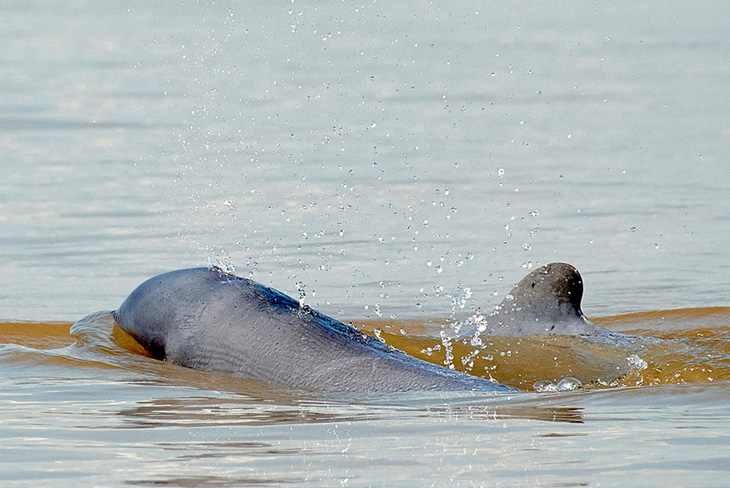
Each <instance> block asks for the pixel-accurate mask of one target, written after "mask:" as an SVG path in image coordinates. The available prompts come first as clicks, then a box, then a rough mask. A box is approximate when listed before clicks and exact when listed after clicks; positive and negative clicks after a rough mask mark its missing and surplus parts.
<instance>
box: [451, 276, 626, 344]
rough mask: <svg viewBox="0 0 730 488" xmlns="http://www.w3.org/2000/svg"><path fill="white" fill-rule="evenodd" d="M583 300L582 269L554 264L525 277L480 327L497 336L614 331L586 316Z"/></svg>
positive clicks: (469, 332)
mask: <svg viewBox="0 0 730 488" xmlns="http://www.w3.org/2000/svg"><path fill="white" fill-rule="evenodd" d="M582 299H583V279H582V278H581V276H580V273H578V270H577V269H575V268H574V267H573V266H571V265H570V264H567V263H550V264H547V265H545V266H542V267H540V268H538V269H536V270H534V271H533V272H532V273H530V274H528V275H527V276H525V277H524V278H523V279H522V280H521V281H520V282H519V283H518V284H517V285H516V286H515V287H514V288H513V289H512V291H511V292H510V293H509V294H508V295H507V297H506V298H505V299H504V300H503V301H502V303H500V304H499V305H498V306H497V307H496V309H495V313H494V314H492V315H491V316H490V317H488V318H487V323H486V327H485V326H484V325H482V327H480V328H479V329H478V330H479V332H480V334H484V335H495V336H528V335H545V334H549V335H554V334H563V335H594V334H611V333H612V332H611V331H610V330H608V329H605V328H603V327H601V326H599V325H596V324H594V323H593V322H591V321H590V320H588V319H587V318H586V317H585V315H583V311H582V310H581V308H580V303H581V300H582ZM474 332H475V331H474V329H472V330H471V331H465V332H464V333H465V334H473V333H474Z"/></svg>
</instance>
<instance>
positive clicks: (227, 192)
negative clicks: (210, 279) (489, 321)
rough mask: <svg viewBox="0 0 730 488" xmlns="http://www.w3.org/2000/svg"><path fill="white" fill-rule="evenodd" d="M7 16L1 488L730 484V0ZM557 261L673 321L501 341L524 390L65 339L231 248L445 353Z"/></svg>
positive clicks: (620, 312)
mask: <svg viewBox="0 0 730 488" xmlns="http://www.w3.org/2000/svg"><path fill="white" fill-rule="evenodd" d="M0 9H1V10H2V16H1V20H0V25H2V27H3V28H2V30H0V32H2V34H0V36H1V37H2V43H3V46H4V49H3V50H2V52H0V68H1V69H0V73H2V76H0V86H1V87H2V90H1V91H0V93H1V94H2V95H0V262H1V263H2V274H1V275H0V279H1V280H2V286H0V320H2V321H3V324H2V326H1V327H2V329H1V330H2V332H0V334H1V335H2V338H3V340H2V341H1V342H2V344H3V345H2V346H0V368H2V374H1V375H0V377H2V388H0V391H2V392H3V393H2V395H3V397H4V399H3V402H2V408H0V419H1V420H2V422H1V423H0V425H2V429H3V432H2V434H3V439H4V448H3V454H2V460H3V461H4V463H3V464H2V467H1V468H0V469H1V474H0V479H2V480H3V483H2V484H3V485H13V484H15V485H32V486H38V485H51V484H52V485H64V486H65V485H72V484H74V485H78V484H80V483H81V484H96V485H115V484H131V485H149V484H168V485H172V486H206V485H208V486H220V485H224V486H225V485H230V486H240V485H243V484H247V483H248V484H253V483H263V484H276V483H285V482H286V483H290V484H295V485H314V486H320V485H341V484H345V485H348V484H349V485H356V486H357V485H368V484H369V485H383V484H401V485H413V484H417V485H422V484H436V485H459V484H461V485H485V484H486V485H510V486H511V485H526V486H534V485H548V486H551V485H561V486H566V485H567V486H571V485H578V484H589V485H604V486H605V485H626V484H636V483H640V484H642V485H651V484H655V485H662V486H665V485H667V484H671V485H683V486H689V485H696V486H699V485H703V486H707V485H720V484H723V483H724V480H726V478H727V466H728V465H730V463H728V453H727V446H728V444H729V443H728V434H729V431H728V429H727V426H726V425H725V424H726V422H725V421H724V419H726V418H727V414H728V408H727V404H728V402H727V400H728V391H729V390H728V388H727V377H726V376H724V375H725V374H727V371H728V366H727V346H726V344H727V339H728V330H729V328H728V313H727V310H726V309H724V308H712V307H726V306H727V305H728V304H730V291H729V290H730V286H729V284H730V280H728V276H729V272H730V260H729V259H728V258H727V257H726V250H727V249H728V248H729V247H730V246H729V245H730V242H729V240H728V239H729V236H730V218H728V216H729V215H730V204H729V203H728V199H727V198H726V194H727V188H728V183H729V181H728V180H729V178H730V177H729V176H728V175H729V173H728V172H727V156H726V154H728V149H730V147H729V145H728V140H730V139H729V138H728V135H729V134H730V128H729V126H728V121H727V113H729V112H730V106H729V105H730V102H729V100H730V98H728V97H727V95H726V89H727V82H726V80H727V79H728V75H730V63H729V62H728V59H730V46H729V44H728V40H727V35H726V34H727V32H728V27H730V26H728V22H729V21H728V19H730V15H729V14H730V12H728V7H727V6H726V5H725V4H723V3H721V2H704V3H699V4H698V3H694V4H691V5H690V4H682V3H676V4H675V3H670V4H666V3H659V2H645V3H642V4H638V5H637V4H634V3H631V2H618V3H613V4H611V5H600V4H590V5H587V4H586V5H575V4H568V3H557V4H551V5H550V6H549V7H545V6H535V5H533V4H531V3H527V2H516V3H510V4H505V5H496V4H495V5H483V4H474V3H468V2H439V1H436V2H431V3H429V4H428V5H421V4H419V3H403V4H401V5H398V6H392V5H386V4H381V3H378V2H375V3H372V2H368V3H350V2H326V3H321V2H294V3H281V4H270V3H265V2H260V3H253V4H246V3H235V2H232V3H225V4H224V3H219V2H216V3H213V2H208V3H206V2H184V3H183V2H177V3H165V4H159V5H149V4H148V3H146V2H128V3H125V4H124V5H121V4H117V3H115V2H86V1H76V2H56V3H53V4H47V3H46V2H22V3H10V2H4V3H2V4H0ZM557 260H562V261H567V262H570V263H572V264H574V265H575V266H577V267H578V269H579V270H581V272H582V274H583V276H584V280H585V283H586V295H585V297H584V309H585V312H586V313H587V315H588V316H589V317H591V318H595V317H599V318H600V317H605V318H604V319H603V321H602V323H603V324H604V325H607V326H609V327H614V328H616V330H619V331H626V332H630V333H635V334H638V335H642V336H644V337H646V338H648V339H646V341H647V342H640V343H639V344H638V346H637V345H636V344H634V345H626V344H624V345H605V344H603V345H602V344H593V343H589V344H586V343H585V342H580V341H578V342H571V341H570V340H567V341H565V342H559V343H555V344H549V343H548V344H546V345H545V346H544V347H546V348H552V349H553V350H555V351H560V352H561V355H559V360H557V361H556V363H557V364H554V365H551V364H550V357H549V356H547V355H546V356H544V357H542V356H539V355H537V356H535V354H537V352H536V351H538V350H539V349H540V348H543V346H542V345H541V344H540V343H534V342H530V341H529V340H526V341H523V342H521V343H520V344H517V345H515V344H512V343H510V344H496V345H495V346H494V347H495V351H494V352H496V353H497V355H496V356H495V357H494V358H493V359H492V360H487V359H484V358H482V359H479V357H477V358H476V359H475V361H476V362H475V364H474V365H473V366H472V369H474V368H476V369H477V370H478V371H474V372H476V373H478V374H485V375H486V374H493V375H494V376H495V377H497V379H499V380H500V381H505V382H512V383H514V384H517V385H518V386H520V387H521V388H523V389H525V390H527V392H525V393H522V394H519V395H515V396H505V397H501V396H486V397H485V396H481V397H480V396H472V395H466V396H459V395H457V396H453V395H444V396H438V395H437V396H419V395H401V396H395V397H382V398H381V397H379V398H344V397H322V396H317V395H312V394H308V395H305V394H302V393H301V392H281V391H278V390H277V389H275V388H273V387H271V386H269V385H251V384H246V383H243V382H239V381H233V380H229V379H224V378H216V377H211V376H210V375H203V374H201V373H196V372H189V371H180V370H179V369H177V368H173V367H170V366H169V365H164V364H162V365H161V364H158V363H154V362H152V361H151V360H146V359H145V358H143V357H141V356H139V355H138V354H134V353H130V352H129V351H127V350H124V349H123V348H120V346H119V344H118V343H117V342H115V341H114V340H110V337H112V334H113V333H112V329H111V324H110V323H109V321H108V316H105V315H103V314H102V315H98V316H92V317H93V318H92V319H87V320H86V321H82V324H86V327H85V328H84V327H81V329H82V330H83V332H82V334H81V335H82V337H85V339H84V341H82V343H80V344H76V343H75V341H76V338H75V337H74V336H71V335H69V333H68V329H69V328H70V326H71V324H72V323H73V322H76V321H78V320H80V319H81V318H82V317H84V316H87V315H88V314H90V313H93V312H95V311H97V310H109V309H113V308H115V307H116V306H118V305H119V304H120V303H121V301H122V300H123V299H124V298H125V297H126V295H127V294H128V293H129V292H130V291H131V290H132V289H133V288H134V287H135V286H136V285H137V284H139V283H140V282H141V281H143V280H144V279H146V278H148V277H149V276H151V275H153V274H155V273H158V272H162V271H167V270H170V269H175V268H180V267H185V266H193V265H200V264H205V263H207V262H209V261H210V262H223V263H226V264H230V265H233V266H235V268H236V270H237V272H238V273H240V274H242V275H245V276H249V275H250V276H252V277H253V278H254V279H256V280H258V281H261V282H263V283H265V284H268V285H271V286H274V287H275V288H277V289H280V290H282V291H285V292H287V293H288V294H290V295H293V296H295V297H301V298H302V299H304V300H305V303H307V304H308V305H311V306H313V307H316V308H317V309H319V310H321V311H322V312H324V313H327V314H329V315H331V316H334V317H337V318H339V319H341V320H345V321H350V320H352V321H354V322H355V323H357V324H358V325H359V326H360V327H362V328H364V329H365V330H374V329H378V330H380V331H381V335H382V337H384V338H385V339H386V340H387V341H389V342H392V343H397V345H398V346H399V347H402V348H404V349H406V350H407V351H408V352H409V353H411V354H414V355H423V356H425V357H429V356H427V355H426V354H425V353H422V351H425V350H426V348H427V347H433V346H436V345H438V344H440V339H439V337H440V333H441V331H442V330H446V331H447V332H449V333H451V329H450V327H449V324H451V323H452V322H454V321H456V320H464V319H466V318H467V317H469V316H470V315H472V314H474V313H476V311H477V308H478V307H479V308H480V309H481V310H482V311H488V310H489V309H490V308H491V307H492V306H494V305H495V304H497V303H499V301H500V300H501V299H502V297H503V296H504V295H505V294H506V293H507V292H508V291H509V288H510V286H511V285H512V284H514V283H516V282H517V281H519V279H520V278H521V277H522V276H523V275H525V274H526V273H527V272H528V270H529V269H534V268H535V267H537V266H539V265H541V264H546V263H548V262H551V261H557ZM675 309H681V310H680V311H678V312H675V311H673V310H675ZM626 314H629V315H626ZM105 317H107V318H105ZM13 324H16V325H13ZM442 325H443V326H444V327H443V328H442V327H441V326H442ZM400 329H403V331H404V332H405V333H406V334H405V336H403V334H401V333H400ZM94 330H96V331H98V334H97V335H93V334H92V331H94ZM89 334H92V335H91V336H90V335H89ZM654 340H656V341H659V342H655V343H653V342H651V341H654ZM74 344H75V345H74ZM652 344H653V345H652ZM642 347H643V348H642ZM637 348H638V349H637ZM507 351H512V354H511V355H510V356H507V355H506V352H507ZM520 351H522V353H520ZM502 352H503V353H505V355H504V356H500V355H499V353H502ZM528 352H529V353H530V354H531V357H533V358H536V359H534V360H533V362H531V361H530V360H525V361H521V360H519V358H520V357H524V356H520V354H526V353H528ZM443 353H444V351H443V350H441V351H437V352H436V353H432V356H431V359H432V360H434V361H437V362H442V361H443V360H444V358H445V357H443V356H440V354H443ZM469 353H470V348H469V347H468V345H461V344H460V343H459V342H458V341H456V342H455V346H454V366H455V367H459V368H461V367H467V366H468V361H467V365H463V364H462V363H461V358H462V357H465V356H468V355H469ZM634 355H636V357H637V358H638V359H639V360H641V361H644V362H646V364H647V366H646V368H645V369H640V368H634V369H633V370H632V369H630V365H631V364H634V365H641V364H642V363H641V361H637V359H636V358H634V359H632V361H633V363H630V361H629V359H630V358H633V356H634ZM493 356H494V354H493ZM500 357H501V358H502V359H498V358H500ZM555 357H558V356H555ZM616 365H617V366H619V367H620V368H629V370H628V373H626V374H622V375H619V376H617V377H616V378H609V375H608V374H607V373H606V371H605V369H606V368H610V367H612V366H616ZM493 366H496V369H490V370H489V371H491V373H489V372H488V371H487V370H486V369H485V367H489V368H492V367H493ZM710 369H711V370H712V371H708V370H710ZM621 371H622V372H623V371H624V370H623V369H621ZM565 376H573V377H576V378H578V379H580V381H581V382H582V383H583V385H584V388H582V389H581V390H578V391H574V392H556V393H540V394H538V393H535V392H534V391H531V389H532V385H533V384H534V382H535V381H537V380H546V381H550V382H554V383H556V382H557V381H558V380H560V379H561V378H564V377H565ZM596 379H602V380H608V381H607V383H609V385H608V386H602V385H601V384H600V382H599V383H591V381H592V380H596ZM611 381H613V383H611ZM551 420H558V422H551ZM688 446H691V447H690V448H689V449H688Z"/></svg>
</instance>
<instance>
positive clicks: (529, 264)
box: [522, 261, 532, 269]
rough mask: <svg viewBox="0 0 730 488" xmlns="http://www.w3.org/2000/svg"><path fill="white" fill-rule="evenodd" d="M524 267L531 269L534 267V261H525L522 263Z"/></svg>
mask: <svg viewBox="0 0 730 488" xmlns="http://www.w3.org/2000/svg"><path fill="white" fill-rule="evenodd" d="M522 267H523V268H524V269H531V268H532V261H525V262H524V263H522Z"/></svg>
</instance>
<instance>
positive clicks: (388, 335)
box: [360, 308, 730, 391]
mask: <svg viewBox="0 0 730 488" xmlns="http://www.w3.org/2000/svg"><path fill="white" fill-rule="evenodd" d="M595 321H596V323H599V324H601V325H604V326H611V329H612V330H614V331H616V332H620V334H617V335H615V336H605V337H604V336H598V337H569V336H534V337H516V338H513V337H510V338H505V337H489V336H480V337H479V341H478V342H476V343H475V342H474V340H473V338H468V337H467V338H460V337H458V336H452V335H449V334H448V333H447V330H449V329H447V328H445V327H444V326H442V329H441V330H440V334H441V337H440V338H438V339H434V338H432V337H429V336H424V335H423V332H424V329H423V327H422V325H421V324H419V323H416V322H399V323H397V324H393V325H391V324H387V323H383V322H379V321H375V322H365V323H362V324H360V328H361V330H365V331H370V330H372V328H373V327H377V328H378V330H379V337H380V338H381V339H382V340H383V341H385V342H386V343H387V344H390V345H393V346H395V347H398V348H399V349H403V350H404V351H406V352H408V353H409V354H411V355H413V356H416V357H419V358H421V359H424V360H427V361H430V362H434V363H437V364H443V365H446V366H451V367H453V368H454V369H458V370H460V371H466V372H469V373H471V374H475V375H479V376H484V377H487V378H492V379H494V380H496V381H499V382H500V383H505V384H508V385H512V386H516V387H518V388H522V389H527V390H530V389H533V387H534V388H535V390H538V391H554V390H569V389H573V388H575V387H577V386H578V385H580V387H581V388H584V389H588V388H601V387H606V386H612V387H615V386H639V385H660V384H681V383H688V382H712V381H723V380H730V355H729V354H728V353H729V351H728V346H727V344H728V343H730V328H729V327H728V326H729V325H730V309H726V308H713V309H686V310H670V311H665V312H651V313H646V314H630V315H626V316H616V317H607V318H603V319H596V320H595ZM397 328H404V329H406V330H409V329H410V332H409V334H408V336H407V337H403V335H402V334H401V333H399V332H398V333H396V330H398V329H397ZM561 383H562V385H561ZM535 385H537V386H536V387H535ZM551 385H552V386H551ZM558 385H561V386H558Z"/></svg>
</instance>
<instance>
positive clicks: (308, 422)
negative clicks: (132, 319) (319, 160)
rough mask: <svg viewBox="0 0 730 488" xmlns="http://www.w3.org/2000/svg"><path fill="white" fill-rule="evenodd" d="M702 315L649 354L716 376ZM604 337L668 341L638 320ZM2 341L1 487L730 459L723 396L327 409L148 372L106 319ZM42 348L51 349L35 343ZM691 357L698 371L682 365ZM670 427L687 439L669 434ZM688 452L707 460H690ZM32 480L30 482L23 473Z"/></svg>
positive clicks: (581, 396)
mask: <svg viewBox="0 0 730 488" xmlns="http://www.w3.org/2000/svg"><path fill="white" fill-rule="evenodd" d="M707 312H708V311H707V310H697V311H694V312H692V311H687V310H684V311H681V312H671V311H670V312H661V313H660V314H659V315H656V316H661V317H662V320H661V321H660V322H662V323H664V322H666V321H667V320H669V319H668V318H672V317H675V318H677V317H679V316H681V317H683V318H682V320H684V327H682V326H681V324H679V323H677V320H679V319H678V318H677V320H672V321H671V327H668V328H667V329H666V330H673V332H671V333H670V332H666V331H665V333H664V335H663V336H662V337H661V338H654V339H655V340H656V341H657V342H660V343H667V344H669V345H674V344H675V342H674V341H675V339H676V340H678V341H679V344H681V345H682V348H681V349H680V350H679V351H678V355H677V356H676V358H679V357H684V358H685V361H686V363H687V364H690V363H692V362H693V361H706V358H705V357H704V356H702V354H703V353H704V349H702V347H706V344H705V345H702V347H700V348H696V349H692V342H691V341H690V342H687V341H688V340H689V339H688V337H689V338H691V337H692V334H690V333H689V332H688V331H689V328H690V327H692V326H694V325H697V324H696V320H705V321H707V322H705V324H706V325H708V327H705V328H698V329H696V331H697V333H695V334H694V335H695V336H696V337H698V338H700V339H701V338H703V337H706V336H707V334H706V331H707V330H709V329H710V327H709V325H710V324H712V327H711V330H713V331H714V333H713V334H714V337H719V336H721V335H722V334H723V333H727V331H728V326H727V320H726V319H727V317H728V314H727V310H716V311H714V312H713V313H712V314H710V318H708V313H707ZM629 319H630V320H629ZM651 320H656V318H655V316H654V315H652V319H651ZM602 323H604V325H605V324H608V325H609V326H610V327H612V328H614V329H615V330H621V331H622V332H628V331H630V330H631V327H635V328H641V330H642V331H643V332H645V333H647V332H648V331H649V332H650V331H652V330H654V331H657V329H655V328H654V327H653V326H652V322H651V321H650V320H648V319H647V320H644V319H643V318H642V317H638V318H637V317H628V318H627V317H615V318H609V319H604V320H603V321H602ZM723 324H724V325H723ZM370 325H373V324H370ZM378 325H379V326H381V327H383V326H382V324H378ZM397 325H398V327H399V329H400V328H402V327H407V324H397ZM427 329H428V328H426V330H427ZM1 330H5V331H6V332H7V335H5V336H4V337H3V339H4V340H5V341H8V342H9V340H12V341H14V342H15V344H11V343H8V342H6V343H5V344H3V345H0V369H2V371H3V375H2V378H0V400H2V402H0V418H1V419H6V420H8V421H7V422H4V423H2V424H0V435H2V436H3V439H4V440H5V453H6V454H5V455H4V456H5V458H6V459H7V462H6V463H5V464H4V465H3V466H6V468H0V470H1V471H2V472H1V473H0V475H2V477H3V479H6V480H9V481H10V483H11V485H12V484H13V483H18V484H24V483H28V482H33V481H34V480H36V481H39V480H52V479H53V480H63V479H72V478H73V479H81V480H84V481H85V482H87V484H110V483H111V484H117V483H124V484H129V485H137V486H149V485H166V486H241V485H246V484H263V485H276V484H295V485H305V486H309V485H316V486H321V485H330V484H338V485H339V484H356V485H357V484H377V485H383V484H391V485H392V484H408V483H409V482H412V481H413V480H414V479H438V480H442V481H443V482H444V483H447V484H449V480H451V481H454V480H459V481H460V482H467V483H469V484H481V483H482V482H483V481H484V479H499V480H502V481H503V482H504V483H506V484H511V485H514V484H526V485H533V484H536V483H537V482H538V481H539V482H540V483H548V484H555V483H558V484H584V483H587V482H588V481H589V480H591V479H593V478H594V477H595V476H597V475H598V473H601V475H603V476H606V475H610V476H611V479H613V480H615V481H616V482H617V483H622V484H623V483H630V482H631V481H632V477H633V476H635V475H636V473H638V472H645V471H646V470H651V471H652V472H654V471H656V472H657V479H658V480H659V481H662V480H663V481H666V482H671V481H673V480H674V478H673V477H674V476H676V475H677V472H676V470H677V469H680V470H681V472H682V473H684V474H683V476H688V477H695V476H698V475H700V474H701V476H703V477H705V478H703V479H706V480H709V481H712V480H715V481H718V480H720V479H724V476H726V474H727V470H728V469H727V466H728V463H727V461H729V460H730V459H729V458H728V456H726V455H725V454H723V451H722V450H719V451H718V447H719V446H723V445H727V443H728V442H730V431H728V430H727V426H726V421H725V420H726V417H727V414H728V407H727V405H728V404H730V402H729V401H728V400H730V397H729V395H730V393H729V391H730V390H729V389H728V388H727V384H728V383H727V382H707V381H704V382H701V383H686V384H681V383H683V381H679V380H678V381H677V382H675V384H671V385H667V386H660V387H657V386H654V387H641V388H605V387H604V388H594V389H591V390H588V391H575V392H567V393H545V394H536V393H527V392H524V393H517V394H510V395H505V394H500V395H495V394H488V393H469V392H466V393H449V394H438V393H405V394H383V395H352V394H348V395H338V394H328V395H321V394H317V393H316V392H301V391H295V390H288V389H284V388H281V387H276V386H272V385H266V384H261V383H257V382H251V381H246V380H241V379H236V378H229V377H224V376H220V375H214V374H208V373H202V372H199V371H194V370H190V369H186V368H181V367H177V366H174V365H171V364H168V363H165V362H162V361H156V360H153V359H150V358H148V357H145V356H144V355H143V354H142V351H141V350H140V349H139V348H138V347H139V346H135V345H134V344H131V343H129V338H128V336H126V337H125V335H124V334H123V333H121V331H119V330H118V328H116V327H115V325H114V323H113V320H112V318H111V315H110V314H109V313H108V312H100V313H97V314H92V315H90V316H88V317H85V318H84V319H82V320H80V321H78V322H77V323H76V324H74V325H73V327H72V331H73V334H74V335H73V337H72V336H71V335H70V334H69V333H68V324H53V323H49V324H33V323H27V324H12V325H9V326H8V328H5V327H4V324H0V331H1ZM405 331H406V336H407V337H410V336H412V335H413V336H420V338H418V337H416V338H415V339H414V340H415V342H416V343H418V342H419V341H425V340H427V336H428V335H429V334H424V332H423V331H424V328H423V327H422V324H420V325H419V326H418V327H414V329H413V330H407V329H406V330H405ZM46 334H47V335H48V336H49V337H51V338H52V340H51V342H52V344H47V345H49V346H50V347H48V348H45V349H43V348H36V347H30V346H28V345H25V344H38V341H39V337H38V336H40V335H46ZM398 335H399V336H400V337H403V336H402V334H400V332H399V334H398ZM648 335H650V334H648ZM655 335H660V334H659V333H658V332H657V334H655ZM74 338H75V341H74V342H71V341H73V340H74ZM433 340H434V339H431V341H433ZM63 344H67V345H63ZM528 344H529V343H528ZM56 345H62V347H60V348H59V347H56ZM582 345H583V344H581V343H579V342H576V343H573V342H570V341H567V342H566V343H564V344H563V345H562V347H563V348H565V349H566V350H568V349H570V348H571V347H580V346H582ZM518 346H519V345H518ZM418 347H420V346H418V345H417V346H415V348H416V349H418ZM529 347H532V346H529ZM606 347H608V346H606ZM611 347H614V348H616V349H617V351H622V349H621V348H622V347H624V346H622V345H615V344H614V345H611ZM692 351H694V352H695V353H697V354H699V356H697V357H694V358H689V357H687V356H686V354H687V353H688V352H689V353H691V352H692ZM455 357H456V358H457V360H458V359H459V357H458V355H456V356H455ZM567 357H568V356H567V355H566V356H564V358H567ZM595 357H598V356H594V359H595ZM644 357H646V356H644ZM581 358H584V356H580V355H578V356H576V357H575V358H573V360H574V361H578V360H579V359H581ZM649 359H650V358H647V363H650V362H651V361H650V360H649ZM566 360H567V359H566ZM495 362H497V361H496V360H495ZM535 364H536V365H537V364H539V363H537V362H536V363H535ZM575 367H578V365H577V364H576V365H575ZM539 374H540V373H538V375H539ZM10 420H12V421H10ZM668 423H670V424H673V425H676V426H681V427H682V428H681V429H671V430H667V429H666V425H667V424H668ZM629 425H630V428H629ZM424 433H425V435H424ZM723 443H724V444H723ZM687 445H693V446H695V449H693V450H691V451H690V452H685V451H686V446H687ZM653 452H655V453H657V455H656V456H654V455H652V454H651V453H653ZM31 453H32V455H31ZM658 453H661V454H658ZM445 459H448V462H446V463H445V462H444V460H445ZM51 460H53V461H51ZM678 460H681V466H680V465H679V464H677V461H678ZM54 463H55V464H54ZM59 463H60V464H59ZM23 465H25V466H28V469H18V466H23ZM53 465H56V466H62V467H61V468H60V469H59V468H53V469H52V468H50V467H49V466H53ZM9 466H12V470H11V468H10V467H9ZM677 466H680V468H677ZM672 473H674V474H672ZM687 479H690V478H687ZM675 481H676V480H675ZM711 484H712V483H711Z"/></svg>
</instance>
